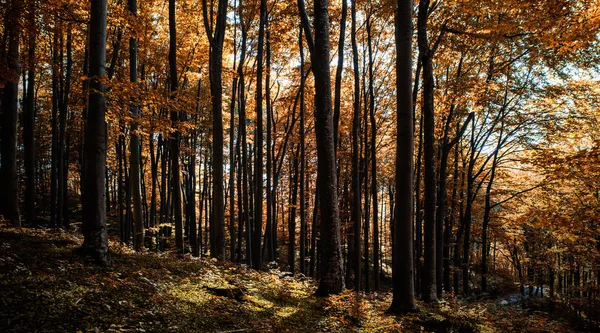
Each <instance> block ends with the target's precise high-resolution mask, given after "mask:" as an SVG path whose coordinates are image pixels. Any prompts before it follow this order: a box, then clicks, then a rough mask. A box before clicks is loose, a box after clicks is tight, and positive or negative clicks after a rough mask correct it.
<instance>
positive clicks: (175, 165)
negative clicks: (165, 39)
mask: <svg viewBox="0 0 600 333" xmlns="http://www.w3.org/2000/svg"><path fill="white" fill-rule="evenodd" d="M175 17H176V13H175V0H169V81H170V83H171V84H170V89H169V92H170V94H171V96H170V97H171V99H175V98H176V95H177V93H178V89H179V87H178V82H177V25H176V22H175ZM178 121H179V111H178V110H171V122H172V124H173V128H174V129H175V131H174V132H173V133H171V138H170V139H169V141H170V143H171V156H170V157H171V177H172V178H171V192H172V195H173V201H172V202H173V214H174V218H175V246H176V247H177V249H178V250H179V251H181V252H184V251H185V249H184V244H183V220H182V216H181V187H180V183H181V180H180V171H179V136H180V134H179V129H178V127H179V125H178Z"/></svg>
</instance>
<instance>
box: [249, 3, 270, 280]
mask: <svg viewBox="0 0 600 333" xmlns="http://www.w3.org/2000/svg"><path fill="white" fill-rule="evenodd" d="M266 20H267V2H266V0H261V2H260V23H259V28H258V29H259V30H258V31H259V32H258V55H257V58H256V130H255V132H254V134H255V135H254V147H255V149H256V153H255V156H254V182H255V184H254V191H255V192H254V219H253V222H254V230H253V232H252V267H254V269H261V268H262V256H261V253H260V245H261V239H262V217H263V106H262V103H263V95H262V94H263V91H262V84H263V65H262V64H263V49H264V39H265V22H266Z"/></svg>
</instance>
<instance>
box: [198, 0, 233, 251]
mask: <svg viewBox="0 0 600 333" xmlns="http://www.w3.org/2000/svg"><path fill="white" fill-rule="evenodd" d="M236 3H237V1H235V0H234V5H236ZM235 19H236V16H235V15H234V34H233V71H235V70H236V67H235V66H236V61H237V47H236V46H237V40H236V39H237V25H236V24H235ZM237 82H238V77H237V76H235V77H234V78H233V82H232V84H231V90H232V91H231V102H230V105H229V183H230V186H229V255H230V260H231V262H234V261H235V241H236V238H235V206H234V204H235V198H234V196H235V167H236V163H237V162H236V160H235V151H234V147H235V100H236V97H237V96H236V92H237V85H238V83H237ZM199 93H200V90H198V94H199ZM198 98H200V96H198ZM238 141H239V138H238ZM238 172H239V171H238Z"/></svg>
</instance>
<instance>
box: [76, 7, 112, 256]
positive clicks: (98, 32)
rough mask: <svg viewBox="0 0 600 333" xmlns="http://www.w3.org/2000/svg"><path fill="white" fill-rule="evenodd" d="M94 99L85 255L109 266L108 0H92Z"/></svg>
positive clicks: (89, 135)
mask: <svg viewBox="0 0 600 333" xmlns="http://www.w3.org/2000/svg"><path fill="white" fill-rule="evenodd" d="M90 36H91V38H90V97H89V107H88V128H87V133H86V135H85V147H86V148H87V149H88V154H86V160H85V170H86V172H85V175H86V177H85V180H84V181H85V188H86V194H85V196H84V201H83V236H84V242H83V246H82V250H83V253H84V255H86V256H90V257H91V258H92V259H94V261H96V262H97V263H100V264H105V263H106V260H107V256H108V235H107V232H106V206H105V205H106V200H105V197H104V196H105V192H104V188H105V186H106V184H105V175H104V173H105V169H106V137H105V136H106V122H105V120H104V117H105V112H106V97H105V92H106V88H105V86H104V84H103V79H104V78H103V77H104V76H105V75H106V0H92V4H91V10H90Z"/></svg>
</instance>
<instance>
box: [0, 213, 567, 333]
mask: <svg viewBox="0 0 600 333" xmlns="http://www.w3.org/2000/svg"><path fill="white" fill-rule="evenodd" d="M81 243H82V238H81V237H80V236H79V235H76V234H74V233H68V232H65V231H62V230H55V229H14V228H9V227H7V226H6V225H5V224H0V295H1V296H0V332H73V333H76V332H423V331H430V332H574V331H575V330H574V329H572V328H570V325H569V323H567V322H566V321H564V320H561V319H558V318H556V316H550V315H548V314H547V313H545V312H540V311H532V310H527V309H523V308H522V307H521V306H520V305H519V304H515V303H514V302H502V301H501V300H502V298H496V299H490V298H488V299H483V298H480V299H478V300H475V299H472V300H470V301H463V300H461V299H458V298H452V297H448V298H446V299H444V301H441V302H440V303H438V304H436V305H427V306H426V305H424V304H422V303H419V308H420V310H419V312H417V313H414V314H410V315H407V316H391V315H387V314H385V311H386V309H387V308H388V306H389V304H390V302H391V294H389V293H379V294H371V295H368V296H365V295H362V294H356V293H353V292H345V293H343V294H341V295H337V296H332V297H328V298H319V297H315V296H314V292H315V289H316V285H315V283H314V282H313V280H312V279H310V278H306V277H303V276H301V275H299V274H297V275H296V276H289V275H290V274H284V272H280V271H279V270H270V271H265V272H257V271H255V270H252V269H249V268H246V267H245V266H243V265H237V264H231V263H218V262H215V261H213V260H210V259H197V258H192V257H191V256H189V255H177V254H173V253H151V252H142V253H136V252H133V251H132V250H131V249H129V248H127V247H124V246H120V245H119V244H118V242H115V241H111V244H110V249H111V262H110V264H109V265H107V266H105V267H98V266H94V265H88V264H86V263H85V261H83V260H82V258H81V257H79V256H77V255H76V254H74V250H75V249H76V248H77V247H78V246H80V244H81ZM223 291H225V292H223ZM217 294H220V295H221V296H219V295H217ZM510 296H511V295H505V297H510Z"/></svg>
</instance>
